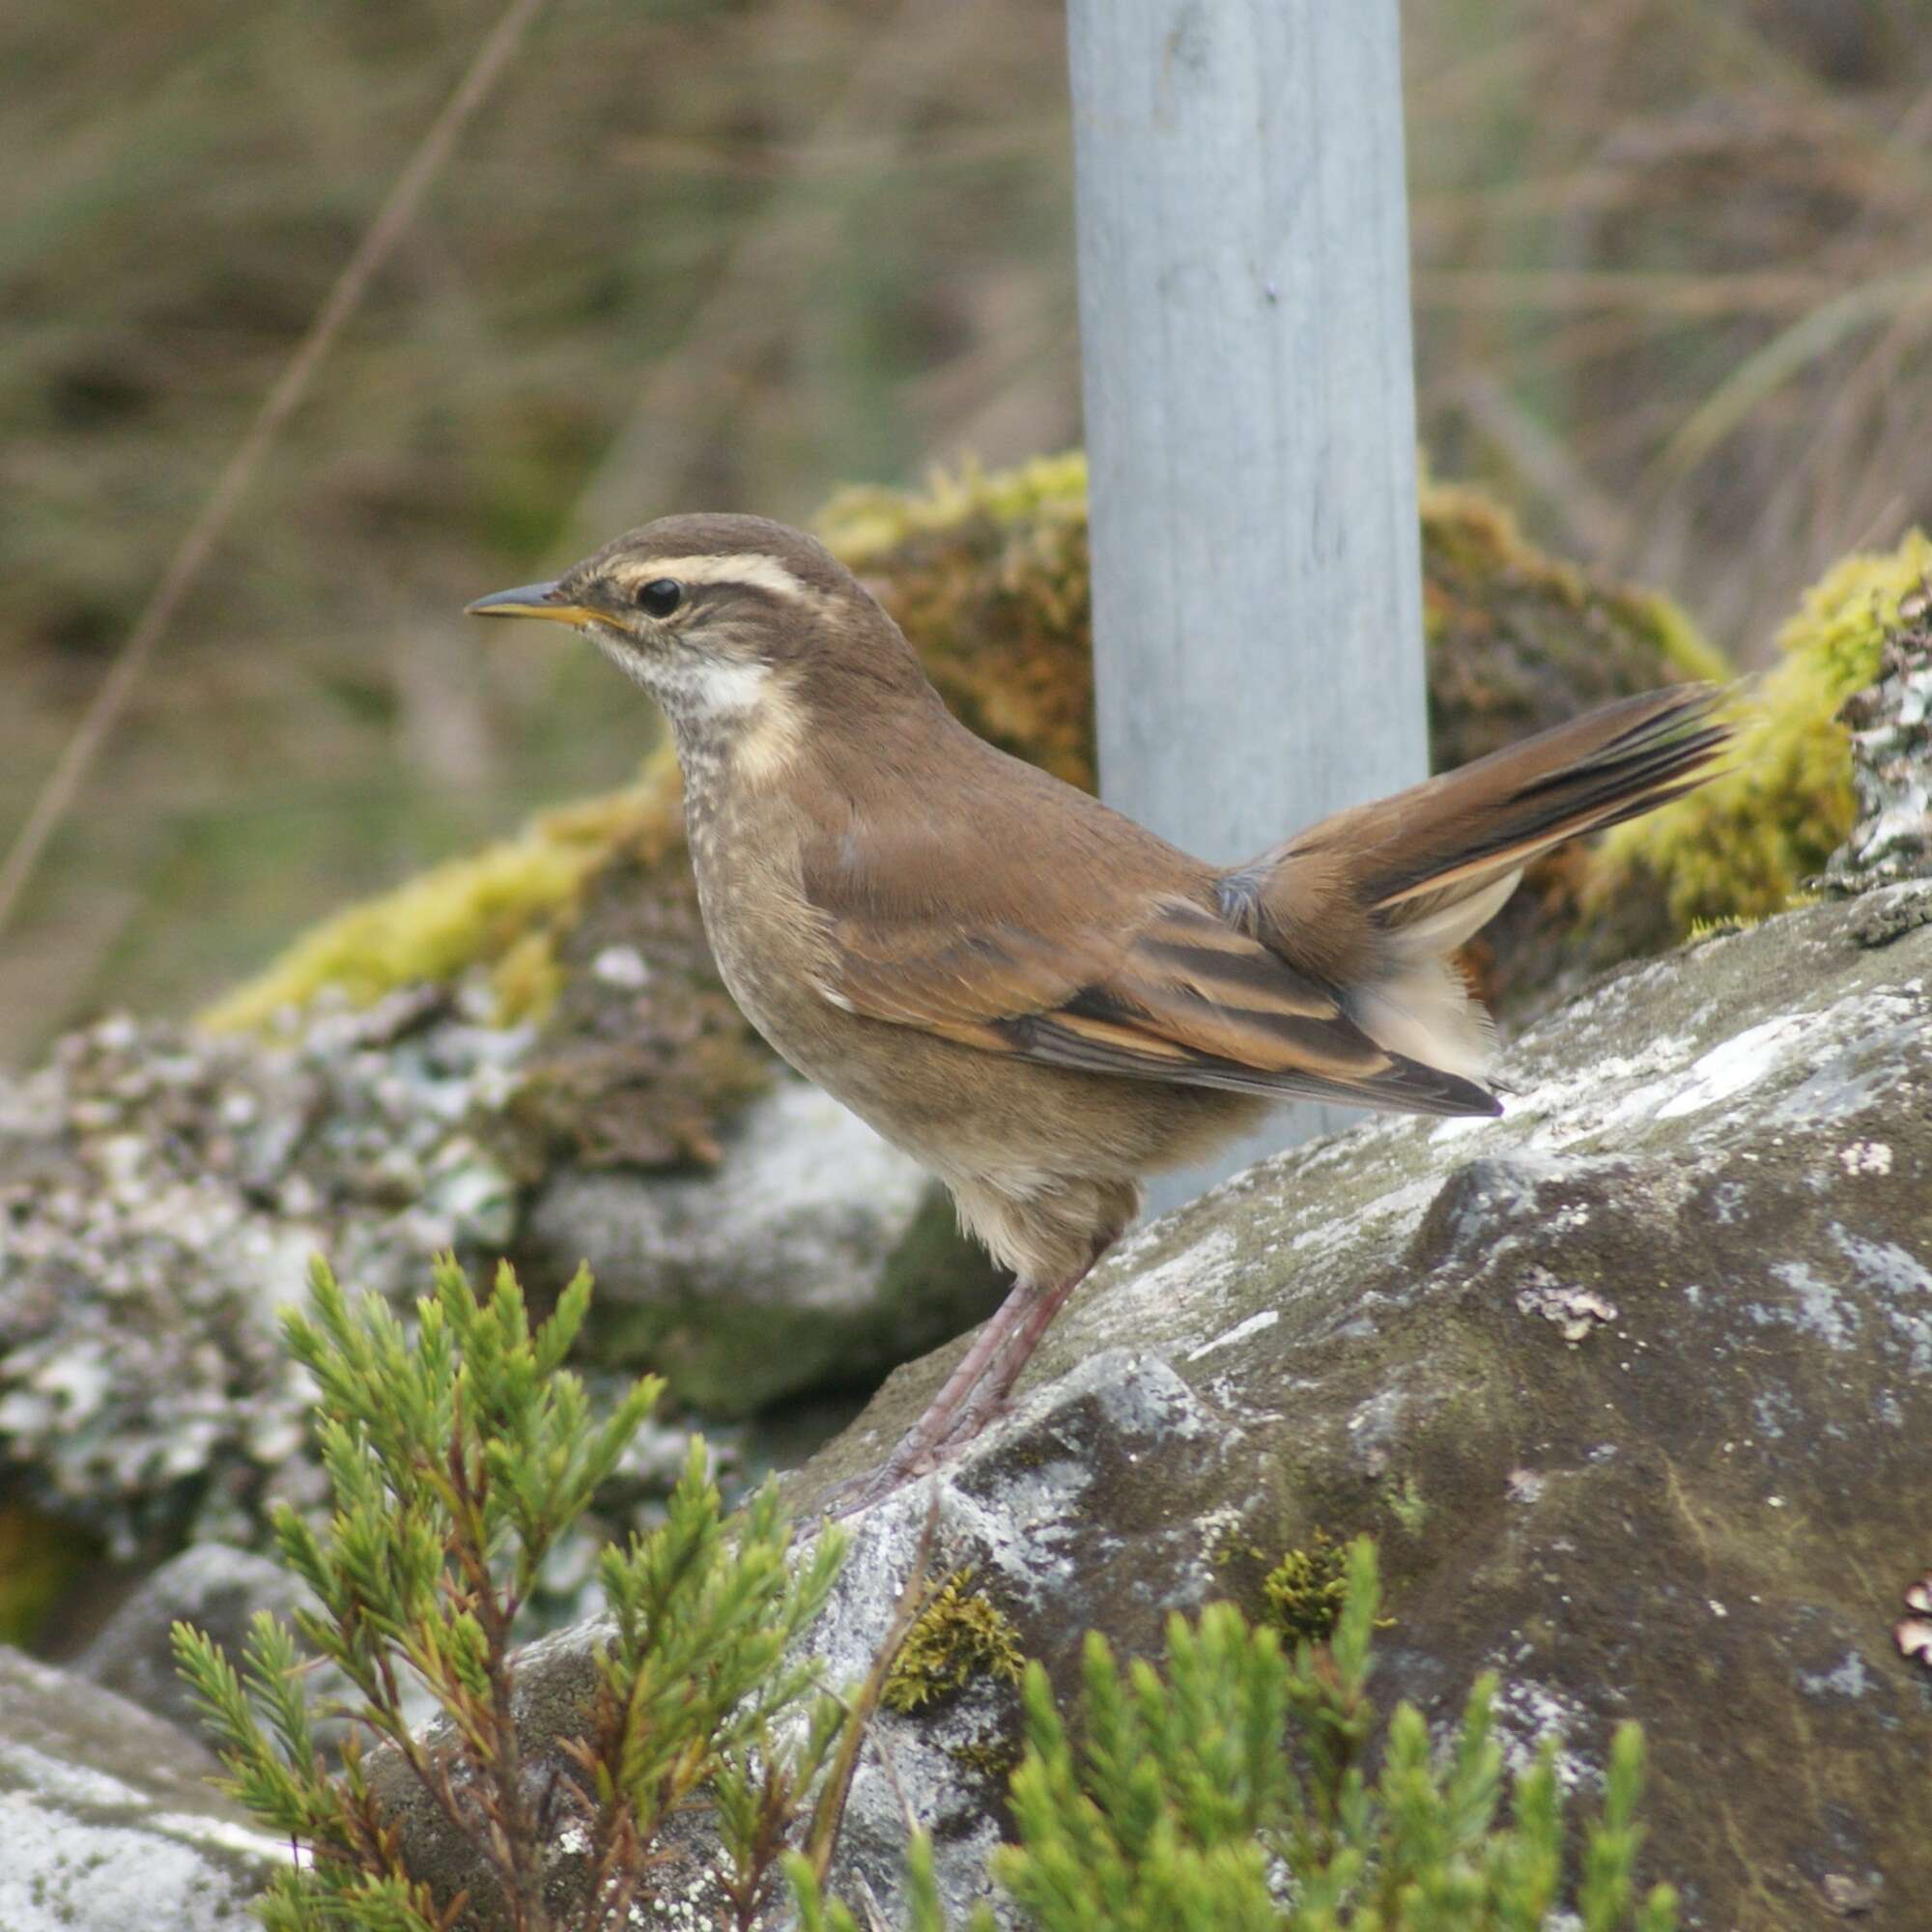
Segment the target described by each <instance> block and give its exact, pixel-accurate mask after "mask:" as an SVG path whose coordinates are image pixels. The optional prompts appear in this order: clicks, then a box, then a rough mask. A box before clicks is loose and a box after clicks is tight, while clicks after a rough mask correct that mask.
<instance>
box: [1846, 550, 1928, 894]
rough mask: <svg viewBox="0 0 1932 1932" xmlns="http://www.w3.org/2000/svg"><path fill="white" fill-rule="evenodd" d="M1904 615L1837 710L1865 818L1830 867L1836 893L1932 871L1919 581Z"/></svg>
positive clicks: (1924, 620)
mask: <svg viewBox="0 0 1932 1932" xmlns="http://www.w3.org/2000/svg"><path fill="white" fill-rule="evenodd" d="M1899 617H1900V625H1899V629H1898V630H1897V631H1896V632H1895V633H1893V635H1892V636H1890V637H1889V638H1888V639H1886V642H1885V649H1884V651H1883V652H1882V653H1881V655H1880V658H1879V665H1878V674H1877V676H1876V677H1875V679H1874V680H1873V682H1872V683H1871V684H1869V685H1867V686H1866V687H1865V689H1864V690H1862V691H1855V692H1854V693H1853V694H1852V695H1851V696H1849V697H1848V698H1846V699H1845V702H1844V704H1843V706H1842V707H1841V708H1840V710H1839V712H1838V719H1839V722H1840V723H1841V724H1842V725H1845V726H1846V728H1847V729H1848V730H1849V731H1850V732H1851V734H1852V746H1851V750H1852V789H1853V792H1854V794H1855V795H1856V797H1857V800H1858V813H1859V815H1858V820H1857V822H1856V823H1855V824H1854V825H1853V827H1852V829H1851V831H1850V833H1849V834H1848V835H1847V836H1846V838H1845V842H1844V843H1843V844H1842V845H1841V846H1839V848H1838V849H1837V851H1835V852H1834V853H1833V855H1832V863H1831V865H1830V867H1828V868H1827V870H1826V879H1827V882H1828V883H1829V884H1830V886H1831V887H1832V889H1833V891H1834V892H1847V891H1851V892H1861V891H1864V890H1866V889H1868V888H1869V887H1871V886H1875V885H1883V884H1885V883H1886V882H1887V881H1889V880H1893V879H1902V878H1912V877H1923V876H1926V875H1928V874H1932V587H1928V585H1927V584H1926V583H1925V582H1922V581H1921V582H1920V584H1919V587H1918V589H1917V590H1916V591H1913V592H1911V593H1909V594H1908V595H1907V596H1906V598H1905V599H1904V601H1903V602H1902V603H1901V605H1900V607H1899Z"/></svg>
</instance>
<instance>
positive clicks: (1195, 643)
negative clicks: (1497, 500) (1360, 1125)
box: [1067, 0, 1428, 1206]
mask: <svg viewBox="0 0 1932 1932" xmlns="http://www.w3.org/2000/svg"><path fill="white" fill-rule="evenodd" d="M1067 20H1068V39H1069V43H1070V48H1071V55H1072V91H1073V128H1074V161H1075V179H1076V219H1077V230H1078V239H1079V270H1080V332H1081V352H1082V358H1083V362H1084V383H1085V399H1086V415H1087V433H1086V438H1087V451H1088V459H1089V463H1090V465H1091V469H1092V519H1093V554H1094V633H1095V664H1094V678H1095V686H1096V692H1097V704H1098V726H1099V757H1100V781H1101V790H1102V793H1103V795H1104V796H1105V797H1106V798H1107V799H1108V801H1109V802H1110V803H1112V804H1114V805H1116V806H1118V807H1119V808H1120V809H1121V810H1123V811H1126V812H1129V813H1131V814H1132V815H1133V816H1134V817H1136V818H1139V819H1141V820H1143V821H1144V822H1145V823H1147V824H1149V825H1151V826H1152V827H1153V828H1154V829H1155V830H1156V831H1159V832H1160V833H1162V834H1163V835H1165V836H1166V837H1168V838H1172V839H1174V840H1175V841H1176V842H1177V843H1179V844H1180V845H1183V846H1186V847H1187V848H1189V849H1190V850H1192V851H1195V852H1198V853H1200V854H1201V855H1202V856H1203V857H1205V858H1210V859H1226V860H1230V861H1233V860H1236V859H1239V858H1243V857H1245V856H1247V855H1248V854H1250V853H1252V852H1254V851H1258V850H1259V849H1261V848H1262V847H1263V846H1264V845H1267V844H1269V843H1271V842H1273V841H1274V840H1275V839H1277V838H1282V837H1283V836H1285V835H1286V834H1287V833H1289V832H1291V831H1293V830H1294V829H1295V828H1296V827H1299V826H1302V825H1305V824H1307V823H1309V822H1310V821H1311V820H1313V819H1316V818H1319V817H1321V815H1322V814H1323V813H1324V812H1328V811H1332V810H1337V809H1338V808H1340V807H1342V806H1346V805H1350V804H1353V803H1357V802H1359V801H1360V800H1363V799H1367V798H1371V797H1375V796H1377V795H1378V794H1380V793H1383V792H1388V791H1393V790H1396V789H1398V788H1399V787H1401V786H1403V785H1405V784H1408V783H1412V782H1413V781H1415V780H1417V779H1419V778H1421V777H1423V776H1424V775H1425V774H1426V772H1427V769H1428V735H1427V732H1428V727H1427V719H1426V712H1425V696H1424V685H1423V660H1422V611H1421V564H1420V556H1419V551H1418V538H1417V524H1416V474H1415V400H1414V375H1413V368H1412V362H1411V347H1410V329H1409V298H1408V233H1407V218H1406V199H1405V186H1404V179H1403V130H1402V88H1401V72H1400V54H1399V45H1398V31H1397V28H1398V22H1397V0H1346V4H1345V0H1069V4H1068V8H1067ZM1353 1118H1358V1117H1356V1116H1352V1115H1350V1114H1347V1113H1344V1112H1338V1111H1331V1110H1325V1109H1317V1108H1312V1107H1307V1108H1297V1109H1294V1110H1293V1111H1292V1112H1284V1114H1283V1115H1282V1116H1280V1117H1279V1119H1278V1120H1277V1122H1276V1123H1275V1126H1274V1129H1273V1131H1272V1132H1271V1133H1270V1134H1269V1135H1268V1137H1267V1138H1266V1139H1265V1140H1264V1141H1263V1142H1261V1143H1259V1144H1256V1145H1251V1146H1248V1147H1245V1148H1242V1149H1239V1150H1236V1151H1234V1152H1231V1153H1230V1154H1229V1155H1228V1156H1226V1157H1225V1158H1224V1159H1223V1160H1222V1161H1221V1162H1219V1163H1218V1164H1217V1165H1216V1167H1215V1168H1214V1169H1213V1170H1212V1171H1210V1172H1204V1173H1198V1174H1193V1175H1189V1176H1185V1177H1179V1178H1176V1179H1171V1180H1170V1181H1168V1182H1167V1183H1166V1184H1165V1185H1164V1187H1163V1188H1162V1189H1161V1190H1159V1192H1158V1194H1157V1199H1156V1205H1160V1206H1172V1205H1174V1203H1176V1202H1178V1201H1179V1200H1182V1199H1185V1198H1186V1197H1187V1196H1188V1195H1189V1194H1191V1193H1193V1192H1195V1191H1197V1190H1198V1189H1199V1188H1200V1187H1201V1186H1203V1185H1205V1184H1206V1183H1207V1182H1208V1180H1210V1179H1215V1178H1217V1176H1218V1175H1220V1174H1224V1173H1228V1172H1232V1171H1233V1170H1234V1169H1235V1168H1236V1167H1239V1166H1243V1165H1245V1164H1246V1163H1247V1162H1249V1161H1251V1160H1253V1159H1256V1158H1258V1157H1259V1156H1260V1154H1262V1153H1264V1152H1265V1151H1270V1150H1271V1149H1272V1148H1274V1147H1279V1146H1285V1145H1287V1144H1288V1143H1290V1142H1291V1141H1293V1140H1296V1139H1300V1138H1303V1137H1305V1136H1306V1135H1307V1134H1309V1133H1310V1132H1313V1131H1317V1130H1320V1129H1321V1128H1323V1127H1326V1126H1328V1125H1334V1124H1341V1123H1343V1122H1346V1121H1347V1120H1350V1119H1353Z"/></svg>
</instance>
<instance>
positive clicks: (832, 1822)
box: [805, 1483, 943, 1885]
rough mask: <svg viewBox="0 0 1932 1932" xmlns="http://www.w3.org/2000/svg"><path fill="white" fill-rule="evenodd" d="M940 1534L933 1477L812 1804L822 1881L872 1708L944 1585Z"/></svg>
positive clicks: (808, 1850)
mask: <svg viewBox="0 0 1932 1932" xmlns="http://www.w3.org/2000/svg"><path fill="white" fill-rule="evenodd" d="M938 1534H939V1486H938V1484H936V1483H935V1484H934V1485H933V1489H932V1495H931V1499H930V1500H929V1501H928V1502H927V1504H926V1506H925V1527H924V1528H923V1529H922V1530H921V1531H920V1537H919V1548H918V1549H917V1550H915V1551H914V1553H913V1561H912V1572H911V1574H910V1575H909V1576H908V1577H906V1580H905V1588H904V1589H902V1590H901V1591H900V1592H899V1599H898V1602H897V1603H896V1604H895V1605H894V1606H893V1620H892V1622H891V1623H890V1624H889V1625H888V1626H887V1627H886V1634H885V1636H884V1638H883V1639H882V1640H881V1642H880V1644H879V1651H878V1655H877V1656H876V1657H874V1658H873V1660H872V1667H871V1669H870V1670H868V1671H867V1673H866V1681H865V1683H864V1684H862V1685H861V1686H860V1687H859V1694H858V1696H857V1697H856V1698H855V1699H854V1700H853V1703H852V1706H851V1709H850V1711H849V1712H848V1713H847V1715H846V1719H845V1729H844V1733H843V1735H842V1736H841V1737H840V1738H839V1740H838V1754H837V1756H835V1757H834V1758H833V1760H832V1770H831V1773H830V1775H829V1776H827V1778H826V1780H825V1788H824V1790H822V1791H821V1792H820V1793H819V1794H818V1803H817V1804H816V1805H815V1806H814V1807H813V1809H812V1814H811V1831H810V1833H809V1834H808V1836H807V1838H806V1845H805V1855H806V1857H807V1858H808V1859H810V1861H811V1868H812V1871H813V1872H814V1873H815V1874H816V1876H817V1878H818V1882H819V1884H821V1885H823V1884H824V1883H825V1875H826V1873H827V1872H828V1871H830V1870H831V1868H832V1854H833V1850H834V1848H835V1847H836V1846H837V1845H838V1828H839V1827H840V1826H841V1825H842V1824H843V1823H844V1822H845V1800H846V1798H847V1796H848V1795H849V1794H850V1792H851V1789H852V1777H853V1774H854V1773H855V1772H856V1771H857V1770H858V1769H859V1751H860V1748H861V1747H862V1746H863V1745H864V1744H865V1742H866V1732H867V1727H868V1726H869V1725H870V1723H871V1721H872V1714H873V1713H874V1712H875V1711H876V1710H877V1709H878V1708H879V1699H880V1697H881V1696H882V1695H883V1694H884V1691H885V1688H886V1678H887V1677H888V1675H890V1673H891V1671H892V1667H893V1665H894V1663H895V1662H896V1661H897V1659H898V1654H899V1651H900V1649H901V1648H902V1647H903V1645H904V1643H905V1640H906V1638H907V1637H908V1636H909V1635H910V1634H911V1633H912V1627H913V1625H914V1624H916V1623H918V1621H919V1620H920V1618H921V1617H922V1616H923V1615H924V1614H925V1611H926V1609H927V1608H928V1607H929V1606H930V1605H931V1602H932V1600H933V1598H934V1597H935V1596H936V1595H937V1594H938V1592H939V1590H940V1588H941V1587H943V1585H942V1584H929V1583H928V1581H927V1578H928V1576H929V1574H930V1569H931V1560H932V1546H933V1544H934V1542H935V1541H936V1540H937V1537H938Z"/></svg>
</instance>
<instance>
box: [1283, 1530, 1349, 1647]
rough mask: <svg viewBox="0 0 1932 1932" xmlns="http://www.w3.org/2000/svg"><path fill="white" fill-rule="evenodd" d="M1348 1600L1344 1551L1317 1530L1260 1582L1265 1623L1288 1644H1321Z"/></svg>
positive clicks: (1345, 1549) (1332, 1631) (1347, 1567)
mask: <svg viewBox="0 0 1932 1932" xmlns="http://www.w3.org/2000/svg"><path fill="white" fill-rule="evenodd" d="M1348 1594H1349V1551H1348V1547H1347V1545H1345V1544H1340V1543H1337V1542H1335V1541H1334V1540H1333V1539H1332V1538H1331V1537H1329V1536H1328V1535H1327V1533H1326V1532H1325V1531H1322V1530H1320V1529H1318V1530H1317V1531H1316V1532H1315V1533H1314V1535H1313V1536H1311V1537H1310V1538H1309V1539H1308V1542H1307V1543H1306V1544H1305V1545H1304V1546H1303V1547H1302V1548H1299V1549H1291V1550H1290V1551H1289V1552H1288V1554H1287V1555H1286V1556H1284V1557H1283V1558H1282V1559H1281V1561H1280V1562H1279V1563H1277V1564H1276V1565H1275V1566H1274V1568H1273V1569H1272V1570H1270V1571H1269V1572H1268V1573H1267V1575H1266V1576H1265V1577H1263V1578H1262V1601H1263V1603H1264V1605H1266V1609H1267V1620H1268V1622H1269V1623H1270V1624H1272V1625H1273V1626H1274V1628H1275V1629H1276V1630H1278V1631H1279V1632H1280V1633H1281V1634H1282V1635H1283V1636H1285V1637H1287V1638H1288V1639H1289V1640H1290V1642H1291V1643H1292V1642H1294V1641H1296V1640H1297V1639H1299V1638H1302V1637H1306V1638H1307V1639H1308V1641H1309V1642H1310V1643H1325V1642H1326V1641H1327V1640H1328V1638H1329V1637H1330V1636H1331V1635H1332V1634H1333V1633H1334V1629H1335V1620H1336V1619H1337V1618H1338V1617H1339V1616H1340V1615H1341V1614H1342V1604H1343V1600H1344V1599H1345V1598H1346V1597H1347V1596H1348Z"/></svg>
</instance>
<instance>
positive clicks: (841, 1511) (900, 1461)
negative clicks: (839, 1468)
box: [818, 1442, 946, 1522]
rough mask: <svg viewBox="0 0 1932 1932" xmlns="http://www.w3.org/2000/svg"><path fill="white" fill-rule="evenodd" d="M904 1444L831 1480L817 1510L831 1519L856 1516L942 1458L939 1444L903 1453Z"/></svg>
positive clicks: (944, 1455)
mask: <svg viewBox="0 0 1932 1932" xmlns="http://www.w3.org/2000/svg"><path fill="white" fill-rule="evenodd" d="M907 1447H908V1444H907V1443H906V1442H901V1443H900V1444H899V1446H898V1448H896V1449H895V1450H894V1451H893V1453H892V1454H891V1455H890V1456H888V1457H887V1458H886V1460H885V1461H884V1462H883V1463H880V1464H879V1465H878V1466H877V1467H876V1468H873V1469H861V1470H860V1471H859V1473H858V1474H857V1475H856V1476H847V1477H846V1478H845V1480H844V1481H843V1482H842V1483H834V1484H833V1486H832V1487H831V1488H830V1489H829V1490H827V1491H826V1492H825V1493H824V1494H823V1495H822V1496H821V1497H820V1498H819V1499H818V1514H819V1515H820V1516H821V1517H822V1518H824V1519H825V1520H828V1521H833V1522H837V1521H838V1520H841V1519H843V1518H845V1517H848V1516H858V1515H860V1514H861V1513H862V1512H864V1511H866V1510H868V1509H870V1508H871V1507H872V1505H873V1504H874V1503H878V1502H884V1501H885V1499H886V1498H887V1497H888V1496H889V1495H891V1494H892V1493H893V1492H894V1491H895V1490H900V1489H903V1488H904V1487H905V1485H906V1484H908V1483H910V1482H915V1481H917V1480H918V1479H919V1478H920V1477H921V1476H929V1475H930V1474H931V1473H932V1472H933V1471H934V1470H935V1469H937V1468H938V1467H939V1466H940V1464H941V1463H943V1462H945V1461H946V1452H945V1449H944V1447H943V1446H942V1447H941V1448H940V1449H938V1450H934V1449H932V1448H930V1447H924V1448H923V1450H922V1453H920V1454H919V1455H915V1456H908V1455H907V1454H906V1453H905V1451H906V1449H907Z"/></svg>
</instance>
